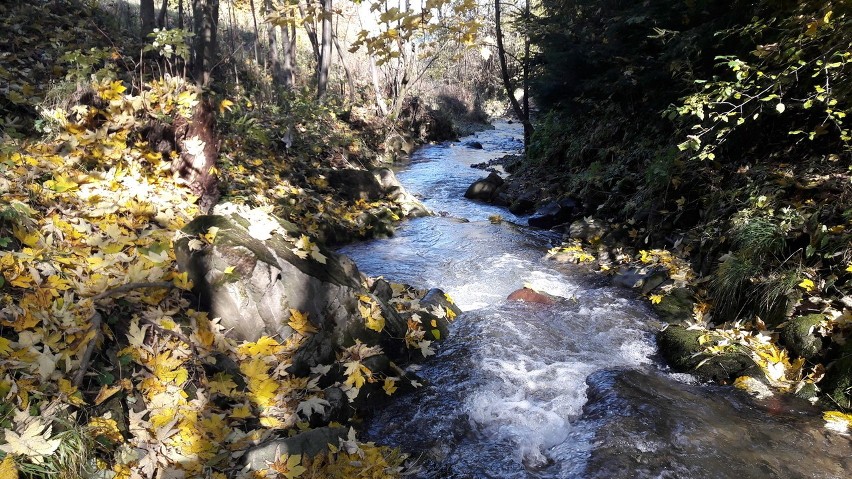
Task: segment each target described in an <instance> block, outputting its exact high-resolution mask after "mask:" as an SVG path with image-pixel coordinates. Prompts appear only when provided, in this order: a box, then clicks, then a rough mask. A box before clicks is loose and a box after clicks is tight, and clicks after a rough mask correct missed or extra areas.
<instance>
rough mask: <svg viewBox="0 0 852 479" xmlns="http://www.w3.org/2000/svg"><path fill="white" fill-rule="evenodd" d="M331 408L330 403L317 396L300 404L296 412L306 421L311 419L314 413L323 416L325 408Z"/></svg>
mask: <svg viewBox="0 0 852 479" xmlns="http://www.w3.org/2000/svg"><path fill="white" fill-rule="evenodd" d="M328 406H330V404H329V402H328V401H326V400H325V399H322V398H320V397H317V396H311V397H309V398H308V399H306V400H304V401H302V402H300V403H299V406H298V407H296V412H298V413H301V414H302V415H303V416H304V417H305V418H306V419H310V418H311V415H313V413H318V414H322V413H323V412H325V408H326V407H328Z"/></svg>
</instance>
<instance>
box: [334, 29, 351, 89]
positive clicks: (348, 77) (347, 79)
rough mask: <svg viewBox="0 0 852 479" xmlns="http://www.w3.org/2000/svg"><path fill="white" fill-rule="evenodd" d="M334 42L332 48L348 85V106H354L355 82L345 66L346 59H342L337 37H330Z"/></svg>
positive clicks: (341, 50)
mask: <svg viewBox="0 0 852 479" xmlns="http://www.w3.org/2000/svg"><path fill="white" fill-rule="evenodd" d="M331 39H332V41H334V46H335V48H337V55H338V56H339V57H340V64H341V65H342V66H343V73H344V74H345V75H346V83H347V84H348V85H349V104H350V105H354V104H355V80H354V79H353V78H352V72H351V71H350V70H349V67H348V66H346V59H344V58H343V49H342V48H340V42H339V41H337V35H333V36H332V37H331Z"/></svg>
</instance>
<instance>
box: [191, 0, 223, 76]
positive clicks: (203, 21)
mask: <svg viewBox="0 0 852 479" xmlns="http://www.w3.org/2000/svg"><path fill="white" fill-rule="evenodd" d="M192 20H193V30H194V32H195V45H194V47H193V62H192V75H193V78H194V79H195V82H196V83H198V84H199V85H201V86H207V85H209V84H210V80H211V78H212V72H213V67H214V66H215V65H216V31H217V30H218V27H219V0H192Z"/></svg>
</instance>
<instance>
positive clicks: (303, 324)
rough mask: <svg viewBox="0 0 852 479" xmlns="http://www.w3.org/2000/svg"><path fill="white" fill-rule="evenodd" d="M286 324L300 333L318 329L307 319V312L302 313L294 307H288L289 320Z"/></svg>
mask: <svg viewBox="0 0 852 479" xmlns="http://www.w3.org/2000/svg"><path fill="white" fill-rule="evenodd" d="M287 324H288V325H290V327H291V328H293V329H295V330H296V331H298V332H299V333H300V334H302V335H307V334H309V333H316V332H317V331H318V330H317V328H315V327H314V325H313V324H311V323H310V321H308V313H302V312H301V311H298V310H295V309H290V321H289V322H288V323H287Z"/></svg>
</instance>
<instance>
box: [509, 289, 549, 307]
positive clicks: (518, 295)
mask: <svg viewBox="0 0 852 479" xmlns="http://www.w3.org/2000/svg"><path fill="white" fill-rule="evenodd" d="M506 299H508V300H509V301H524V302H527V303H540V304H555V303H556V297H555V296H552V295H549V294H547V293H540V292H538V291H536V290H534V289H530V288H526V287H524V288H521V289H518V290H515V291H513V292H512V293H511V294H509V296H508V297H507V298H506Z"/></svg>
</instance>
